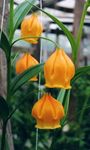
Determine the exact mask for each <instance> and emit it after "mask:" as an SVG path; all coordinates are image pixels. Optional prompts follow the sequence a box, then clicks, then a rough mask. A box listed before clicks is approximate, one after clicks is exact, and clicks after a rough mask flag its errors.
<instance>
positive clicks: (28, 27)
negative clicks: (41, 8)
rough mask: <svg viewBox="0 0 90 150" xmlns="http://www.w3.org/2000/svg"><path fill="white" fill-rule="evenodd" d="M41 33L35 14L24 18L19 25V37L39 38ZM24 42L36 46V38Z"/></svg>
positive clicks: (41, 27) (39, 23) (41, 29)
mask: <svg viewBox="0 0 90 150" xmlns="http://www.w3.org/2000/svg"><path fill="white" fill-rule="evenodd" d="M42 31H43V26H42V24H41V22H40V21H39V19H38V16H37V15H36V14H32V15H31V16H30V17H28V18H25V19H24V20H23V21H22V24H21V37H22V38H23V37H29V36H40V35H41V33H42ZM24 40H25V41H27V42H29V43H31V44H37V42H38V38H34V37H32V38H27V39H24Z"/></svg>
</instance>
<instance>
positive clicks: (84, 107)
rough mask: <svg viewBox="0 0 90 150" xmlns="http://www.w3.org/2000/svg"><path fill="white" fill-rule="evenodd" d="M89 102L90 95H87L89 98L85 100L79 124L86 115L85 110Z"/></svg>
mask: <svg viewBox="0 0 90 150" xmlns="http://www.w3.org/2000/svg"><path fill="white" fill-rule="evenodd" d="M87 103H88V97H87V99H86V100H85V101H84V104H83V108H82V110H81V113H80V117H79V124H80V125H81V123H82V120H83V116H84V112H85V110H86V106H87Z"/></svg>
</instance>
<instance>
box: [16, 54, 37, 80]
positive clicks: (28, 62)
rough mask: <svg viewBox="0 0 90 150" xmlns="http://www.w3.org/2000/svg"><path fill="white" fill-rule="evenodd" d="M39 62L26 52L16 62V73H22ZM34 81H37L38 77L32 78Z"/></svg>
mask: <svg viewBox="0 0 90 150" xmlns="http://www.w3.org/2000/svg"><path fill="white" fill-rule="evenodd" d="M37 64H38V61H37V60H36V59H35V58H34V57H32V56H31V55H30V54H29V53H25V54H24V55H23V56H22V57H21V58H20V59H19V60H18V61H17V62H16V73H17V74H21V73H22V72H23V71H25V70H27V69H28V68H30V67H33V66H35V65H37ZM30 80H32V81H37V77H33V78H32V79H30Z"/></svg>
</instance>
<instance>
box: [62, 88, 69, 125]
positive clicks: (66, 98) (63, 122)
mask: <svg viewBox="0 0 90 150" xmlns="http://www.w3.org/2000/svg"><path fill="white" fill-rule="evenodd" d="M70 91H71V90H66V93H65V96H64V112H65V116H64V118H63V119H62V120H61V124H62V126H63V125H64V124H65V122H66V118H67V113H68V108H69V101H70Z"/></svg>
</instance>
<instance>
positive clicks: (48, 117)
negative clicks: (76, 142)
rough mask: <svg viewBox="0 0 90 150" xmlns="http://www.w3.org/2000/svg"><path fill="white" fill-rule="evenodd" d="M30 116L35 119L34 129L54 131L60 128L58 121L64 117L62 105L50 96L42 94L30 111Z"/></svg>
mask: <svg viewBox="0 0 90 150" xmlns="http://www.w3.org/2000/svg"><path fill="white" fill-rule="evenodd" d="M32 116H33V117H34V118H35V119H36V121H37V125H36V128H39V129H55V128H59V127H61V125H60V120H61V119H62V118H63V117H64V108H63V106H62V104H61V103H60V102H59V101H57V100H56V99H55V98H53V97H52V96H51V95H50V94H47V93H46V94H44V95H43V97H42V98H41V99H40V100H38V101H37V102H36V103H35V104H34V106H33V109H32Z"/></svg>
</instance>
